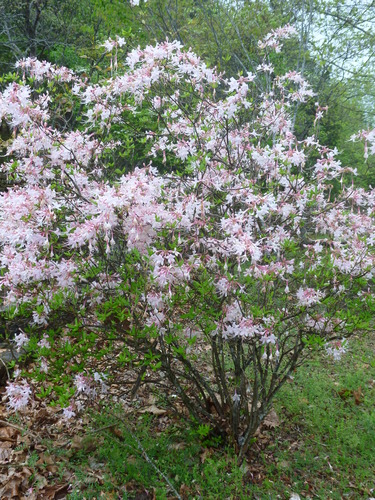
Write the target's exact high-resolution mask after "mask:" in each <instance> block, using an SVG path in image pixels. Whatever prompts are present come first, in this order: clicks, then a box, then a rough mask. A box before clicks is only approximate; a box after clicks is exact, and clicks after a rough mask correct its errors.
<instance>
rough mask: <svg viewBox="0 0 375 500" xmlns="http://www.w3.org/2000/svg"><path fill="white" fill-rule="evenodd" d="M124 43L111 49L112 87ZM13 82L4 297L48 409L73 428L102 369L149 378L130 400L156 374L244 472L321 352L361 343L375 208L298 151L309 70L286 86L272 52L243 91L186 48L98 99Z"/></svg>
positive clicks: (310, 151)
mask: <svg viewBox="0 0 375 500" xmlns="http://www.w3.org/2000/svg"><path fill="white" fill-rule="evenodd" d="M292 34H293V29H292V28H290V27H289V26H287V27H285V28H281V29H279V30H275V31H274V32H272V33H271V35H270V36H268V37H267V38H266V39H265V40H264V41H263V42H261V43H260V48H262V49H264V50H265V51H268V50H271V49H272V50H276V51H278V50H279V48H280V47H281V43H280V41H281V40H282V39H283V38H287V37H289V36H291V35H292ZM120 41H121V43H118V42H116V41H113V40H111V41H109V43H108V44H107V45H106V50H114V51H115V52H116V64H115V68H116V70H117V69H118V64H117V55H118V52H119V51H120V50H121V47H120V45H121V46H122V45H124V41H123V39H121V40H120ZM111 48H112V49H111ZM18 66H19V70H20V71H21V73H22V78H23V80H22V82H21V81H19V82H14V83H12V84H11V85H9V86H8V87H7V88H6V89H5V90H4V92H3V93H2V94H1V95H0V117H1V119H3V120H6V121H7V123H8V124H9V125H10V126H11V127H12V128H13V132H14V133H13V137H12V139H11V140H9V143H8V149H7V155H8V162H7V163H6V164H5V170H6V172H7V175H8V177H9V179H10V180H11V181H12V183H13V185H12V187H11V188H9V189H8V191H7V192H5V193H3V194H1V197H0V242H1V245H2V253H1V257H0V266H1V277H0V284H1V288H2V291H3V295H4V301H5V304H6V307H7V314H8V315H10V316H15V315H22V316H23V317H25V316H26V317H29V318H30V327H29V329H28V330H27V329H25V331H27V332H28V334H29V337H30V339H29V343H28V349H30V350H31V351H32V352H35V353H38V354H39V356H40V363H41V368H42V369H41V370H39V372H38V373H36V374H35V376H36V378H37V380H38V381H39V384H41V385H42V387H44V389H43V390H42V392H41V395H46V394H51V393H52V394H53V392H52V391H55V392H54V393H55V395H56V398H57V400H58V401H59V403H60V404H61V405H62V406H66V407H67V409H66V410H65V412H64V414H65V415H66V416H70V417H73V416H74V415H75V410H76V409H79V407H78V406H77V400H78V399H79V397H81V396H83V395H84V396H85V397H87V398H89V397H90V396H91V395H93V394H94V393H96V392H97V390H98V389H99V388H100V387H102V388H103V385H105V384H104V383H103V380H104V378H103V376H99V375H98V374H96V375H94V372H96V368H95V364H96V363H102V362H103V361H104V360H105V359H107V358H108V357H110V356H112V357H113V358H114V359H115V360H116V362H117V363H118V364H119V365H128V366H129V367H131V368H132V370H134V369H136V370H138V373H139V375H138V378H137V380H136V381H135V386H134V390H133V393H134V392H135V390H136V388H137V387H138V385H139V383H140V382H141V380H146V381H147V373H149V372H150V370H160V371H161V372H162V373H163V374H164V376H165V377H166V378H167V379H168V380H169V382H170V383H171V385H172V386H173V387H174V390H175V392H176V393H177V395H178V397H179V398H180V400H181V401H182V402H183V404H184V405H185V407H186V408H187V409H188V410H189V412H190V415H191V416H192V417H193V418H195V419H196V420H198V421H203V422H206V423H208V424H210V425H211V426H212V428H215V429H216V430H218V431H219V432H220V433H221V434H223V435H226V436H230V437H231V438H232V439H233V441H234V442H235V443H236V446H237V447H238V451H239V453H240V456H243V454H244V452H245V451H246V449H247V447H248V445H249V442H250V440H251V437H252V436H253V434H254V432H255V431H256V429H257V427H258V426H259V424H260V422H261V421H262V419H263V418H264V417H265V415H267V413H268V411H269V409H270V405H271V403H272V400H273V398H274V395H275V394H276V392H277V390H278V389H279V388H280V386H281V385H282V384H283V383H284V382H285V381H286V380H287V378H288V377H289V375H290V373H291V372H292V371H293V370H294V369H295V368H296V367H298V366H299V365H300V364H301V363H302V362H303V361H304V360H305V359H306V358H307V357H308V356H309V354H310V353H311V351H312V350H313V348H315V347H323V348H324V347H326V345H327V342H336V343H337V341H339V339H340V338H342V337H343V336H345V337H346V338H348V337H350V335H351V334H352V333H353V332H354V331H357V330H359V329H363V328H365V327H366V321H368V319H369V317H370V313H371V308H372V299H373V274H374V259H375V258H374V242H375V239H374V237H375V225H374V222H373V217H374V206H375V205H374V201H375V191H370V192H365V191H364V190H363V189H356V188H355V187H353V185H352V184H351V183H350V182H349V183H348V182H346V181H345V178H346V177H348V176H349V177H351V176H353V175H354V174H355V172H353V171H352V169H350V168H346V167H343V166H342V165H341V164H340V161H339V160H338V159H337V158H336V151H332V150H330V149H329V148H327V147H325V146H323V145H321V144H320V143H319V140H318V138H317V137H316V136H315V135H313V136H311V137H307V138H306V139H305V140H302V141H297V139H296V137H295V136H294V135H293V132H292V125H291V123H292V120H291V118H290V115H291V112H292V110H293V109H294V108H293V106H294V105H295V103H296V102H301V103H304V102H305V101H306V100H307V99H309V98H310V97H312V96H313V93H312V91H311V89H310V87H309V85H308V83H307V82H306V81H305V80H304V79H303V77H302V76H301V75H300V74H298V73H296V72H288V73H287V74H285V75H282V76H274V75H273V67H272V64H271V62H270V59H269V54H268V53H267V52H266V54H265V58H264V62H263V63H262V64H261V65H260V66H259V67H258V68H257V73H255V74H250V73H249V74H247V75H241V76H239V78H238V79H233V78H231V79H230V80H229V81H228V80H227V79H226V78H225V76H224V75H221V74H218V73H217V72H216V71H215V69H210V68H208V67H207V66H206V65H205V64H204V63H203V62H202V61H201V60H200V59H199V58H198V57H197V56H196V55H195V54H194V53H192V52H191V51H184V50H182V47H181V46H180V44H179V43H178V42H165V43H161V44H158V45H156V46H155V47H151V46H148V47H146V48H145V49H143V50H142V49H139V48H138V49H136V50H132V51H131V52H129V53H128V54H127V57H126V62H125V69H124V71H121V73H116V72H115V74H114V75H113V76H112V77H111V78H108V79H105V80H103V81H101V82H99V83H97V84H92V83H90V82H89V81H87V80H85V78H84V77H79V76H78V75H75V74H73V73H72V72H71V71H70V70H67V69H66V68H55V67H54V66H51V65H50V64H48V63H46V62H39V61H37V60H35V59H26V60H23V61H20V63H19V65H18ZM322 109H323V108H322V107H321V106H319V105H317V121H318V120H319V119H320V118H321V115H322ZM74 117H75V118H74ZM146 126H147V128H146ZM132 127H133V128H132ZM135 147H137V148H138V150H137V151H138V153H137V158H138V159H139V158H141V157H142V158H143V159H142V160H141V161H138V160H137V162H136V163H135V164H134V162H132V158H134V148H135ZM140 151H141V152H140ZM141 153H142V154H141ZM142 155H143V156H142ZM154 165H157V166H158V168H155V166H154ZM334 185H335V186H340V185H341V189H339V187H336V188H335V192H336V191H339V194H337V195H335V196H333V194H332V188H333V186H334ZM26 341H27V339H25V338H24V337H23V336H18V337H17V344H18V345H23V344H24V343H25V342H26ZM335 345H341V344H335V343H334V344H332V349H334V346H335ZM119 346H120V347H119ZM328 349H329V347H328ZM114 359H112V363H111V366H112V368H111V369H112V370H113V366H114V363H113V361H114ZM92 361H93V362H92ZM46 365H47V366H46ZM90 366H92V369H91V368H90ZM111 375H113V373H108V376H109V377H108V383H110V378H111ZM51 381H53V382H54V385H53V386H52V385H51ZM23 384H24V386H23V387H24V391H23V393H22V394H23V396H22V397H21V398H19V397H18V396H17V394H18V393H17V392H16V391H15V389H14V385H13V384H12V385H11V386H10V387H11V389H8V394H9V396H10V398H12V397H13V398H15V397H17V398H18V400H19V401H21V403H22V404H23V403H24V402H26V399H27V398H28V397H29V395H30V394H29V392H28V391H26V389H25V388H26V385H25V382H23ZM25 394H26V396H24V395H25ZM21 403H17V406H18V407H19V406H20V404H21ZM9 404H10V405H11V406H12V400H10V402H9ZM13 407H14V408H15V407H16V406H15V405H13Z"/></svg>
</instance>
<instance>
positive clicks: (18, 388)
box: [5, 379, 31, 411]
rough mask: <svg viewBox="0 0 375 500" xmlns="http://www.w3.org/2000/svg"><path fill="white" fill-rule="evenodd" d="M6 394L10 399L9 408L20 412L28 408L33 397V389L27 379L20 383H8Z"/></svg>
mask: <svg viewBox="0 0 375 500" xmlns="http://www.w3.org/2000/svg"><path fill="white" fill-rule="evenodd" d="M5 394H6V396H7V397H8V399H9V402H8V407H9V408H10V409H11V410H15V411H18V410H21V409H23V408H25V407H26V406H27V404H28V402H29V400H30V396H31V387H30V385H29V384H28V383H27V382H26V380H25V379H21V380H20V381H19V382H8V384H7V386H6V388H5Z"/></svg>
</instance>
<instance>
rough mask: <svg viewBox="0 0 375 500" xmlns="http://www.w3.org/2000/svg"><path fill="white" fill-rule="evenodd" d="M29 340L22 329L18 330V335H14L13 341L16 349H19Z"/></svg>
mask: <svg viewBox="0 0 375 500" xmlns="http://www.w3.org/2000/svg"><path fill="white" fill-rule="evenodd" d="M29 340H30V339H29V338H28V337H27V335H25V333H24V332H23V331H20V333H19V334H18V335H15V336H14V342H15V344H16V347H17V351H20V349H21V347H23V346H25V345H27V344H28V343H29Z"/></svg>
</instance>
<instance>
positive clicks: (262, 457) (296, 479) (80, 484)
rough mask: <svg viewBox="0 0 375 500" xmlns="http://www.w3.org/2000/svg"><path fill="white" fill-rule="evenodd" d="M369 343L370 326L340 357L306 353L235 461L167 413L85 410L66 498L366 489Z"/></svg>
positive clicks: (372, 361) (372, 484) (357, 494)
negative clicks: (272, 415)
mask: <svg viewBox="0 0 375 500" xmlns="http://www.w3.org/2000/svg"><path fill="white" fill-rule="evenodd" d="M374 345H375V339H374V337H373V336H370V335H369V336H367V337H366V338H356V339H352V340H351V342H350V347H349V352H348V354H347V355H345V356H344V357H343V358H342V360H341V361H340V362H334V361H333V360H331V359H329V358H323V359H318V358H316V359H313V360H312V361H311V362H310V363H309V364H306V365H305V366H304V367H302V368H301V369H300V370H299V371H298V372H296V373H295V374H294V377H293V379H291V380H290V381H289V382H288V383H287V384H286V385H285V386H284V387H283V389H282V390H281V392H280V393H279V394H278V397H277V400H276V401H275V406H274V407H275V412H276V415H277V417H278V418H276V419H273V420H272V419H271V422H269V424H268V425H267V426H263V427H262V428H261V429H260V430H259V432H258V435H257V437H256V441H255V442H254V443H253V445H252V448H251V451H250V453H249V456H248V457H247V461H246V463H244V464H242V466H241V467H238V466H237V465H236V460H235V455H234V452H233V450H231V449H229V448H228V447H225V445H224V444H223V443H220V442H218V438H217V437H216V436H212V435H211V434H210V433H208V429H206V428H204V427H196V428H193V427H191V426H188V425H186V422H182V421H181V420H176V419H175V418H173V417H172V418H170V417H169V416H168V413H166V414H163V415H159V416H156V415H146V414H145V415H139V414H138V415H137V414H134V415H133V417H131V416H130V417H129V416H128V417H126V419H124V415H123V414H122V413H121V411H120V410H119V409H117V410H116V409H115V410H113V409H112V410H111V411H110V412H109V413H108V412H107V411H105V410H103V411H102V412H101V413H100V414H95V415H94V417H93V421H92V429H91V430H90V429H88V431H87V434H86V435H85V436H84V437H83V441H82V443H83V444H82V445H81V446H80V447H79V449H78V450H75V451H74V452H72V451H70V454H69V457H68V459H69V464H70V466H74V468H75V471H76V474H75V475H76V479H77V480H76V481H75V484H74V488H73V492H72V493H71V494H70V496H69V498H70V499H74V500H78V499H88V498H129V499H132V498H137V499H147V498H150V499H151V498H156V499H164V498H173V497H174V498H176V492H177V493H178V494H179V495H180V496H181V497H182V498H204V499H206V498H210V499H211V498H212V499H216V498H217V499H222V498H230V499H232V498H233V499H245V498H255V499H263V498H264V499H268V498H269V499H273V498H275V499H276V498H288V499H289V498H290V497H291V495H292V494H293V493H294V494H298V495H299V496H300V497H301V498H321V499H341V498H349V499H360V498H366V499H368V498H370V497H372V496H374V495H375V453H374V450H375V356H374ZM111 425H112V427H109V426H111ZM93 430H95V432H93ZM61 453H62V454H63V453H64V451H61ZM88 470H90V471H91V473H90V474H87V471H88ZM93 471H94V472H93ZM95 471H98V472H100V477H101V478H102V479H101V480H100V481H98V480H97V479H95ZM168 482H169V483H170V484H168ZM171 486H173V488H174V489H175V492H173V490H172V488H171Z"/></svg>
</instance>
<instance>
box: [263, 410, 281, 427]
mask: <svg viewBox="0 0 375 500" xmlns="http://www.w3.org/2000/svg"><path fill="white" fill-rule="evenodd" d="M263 425H265V426H266V427H269V428H270V429H274V428H275V427H278V426H279V425H280V420H279V417H278V416H277V413H276V412H275V410H274V409H272V410H271V411H270V412H269V414H268V415H267V416H266V418H265V419H264V420H263Z"/></svg>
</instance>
